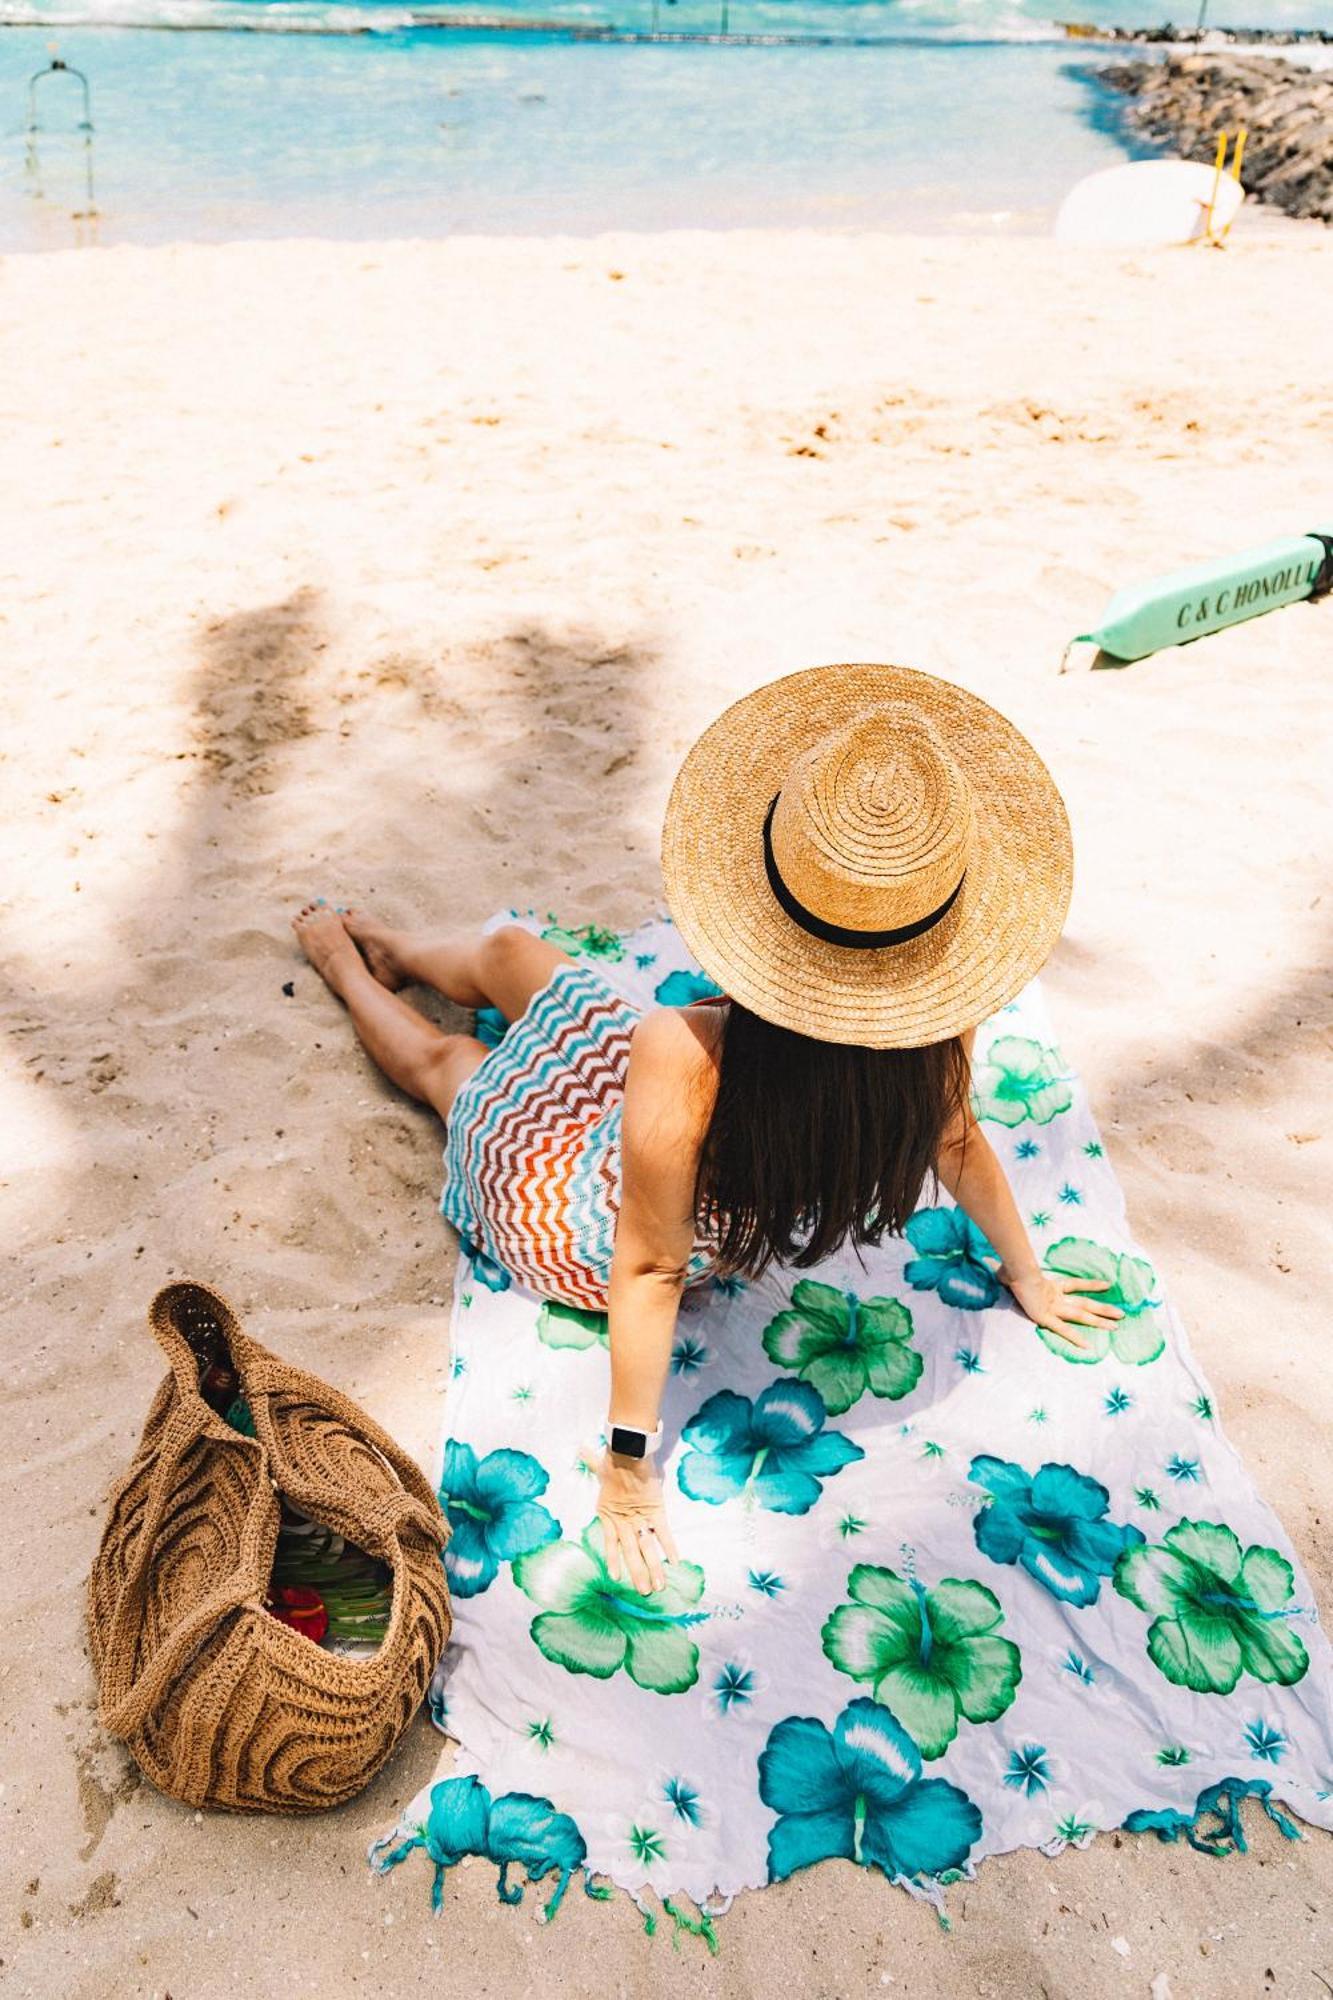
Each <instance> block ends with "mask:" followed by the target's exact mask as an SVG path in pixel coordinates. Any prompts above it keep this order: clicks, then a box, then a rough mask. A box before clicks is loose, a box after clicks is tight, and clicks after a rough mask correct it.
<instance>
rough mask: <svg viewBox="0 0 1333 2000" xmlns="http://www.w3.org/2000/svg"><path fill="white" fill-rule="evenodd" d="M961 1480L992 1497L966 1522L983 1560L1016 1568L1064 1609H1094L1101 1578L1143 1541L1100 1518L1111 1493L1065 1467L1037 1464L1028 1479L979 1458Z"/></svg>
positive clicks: (1016, 1468) (1003, 1462)
mask: <svg viewBox="0 0 1333 2000" xmlns="http://www.w3.org/2000/svg"><path fill="white" fill-rule="evenodd" d="M967 1476H968V1478H969V1479H970V1480H971V1481H972V1483H973V1485H975V1486H981V1487H984V1488H985V1490H986V1492H987V1493H989V1494H990V1496H991V1501H990V1505H989V1506H988V1507H983V1508H982V1510H981V1512H980V1513H979V1514H977V1515H975V1516H974V1517H973V1521H972V1533H973V1535H974V1537H975V1539H976V1544H977V1547H978V1548H979V1549H980V1550H981V1553H982V1555H983V1556H989V1557H990V1559H991V1561H992V1562H996V1563H1017V1564H1018V1565H1019V1566H1020V1567H1021V1568H1023V1569H1025V1570H1026V1571H1027V1573H1028V1575H1029V1576H1030V1577H1033V1578H1035V1580H1036V1581H1037V1582H1038V1583H1039V1584H1041V1585H1042V1587H1043V1588H1044V1589H1046V1590H1049V1591H1050V1593H1051V1596H1052V1597H1058V1598H1059V1599H1060V1601H1061V1603H1063V1604H1079V1605H1082V1604H1095V1603H1096V1602H1097V1598H1098V1596H1099V1595H1100V1593H1101V1587H1102V1578H1103V1577H1106V1576H1110V1574H1111V1572H1112V1570H1114V1568H1115V1566H1116V1563H1117V1561H1118V1560H1119V1558H1120V1556H1121V1555H1122V1554H1123V1553H1124V1551H1125V1550H1126V1549H1128V1548H1130V1547H1131V1546H1132V1545H1134V1544H1135V1543H1138V1542H1141V1541H1142V1540H1143V1535H1142V1533H1141V1531H1140V1530H1139V1529H1138V1528H1135V1527H1131V1526H1126V1527H1120V1526H1119V1525H1118V1524H1117V1523H1116V1522H1114V1521H1108V1520H1106V1519H1105V1518H1104V1516H1105V1514H1106V1510H1107V1508H1108V1507H1109V1506H1110V1504H1111V1496H1110V1494H1109V1493H1108V1492H1107V1490H1106V1488H1105V1487H1104V1486H1103V1485H1102V1484H1101V1482H1100V1481H1099V1480H1096V1479H1090V1478H1089V1477H1088V1476H1087V1474H1086V1473H1082V1472H1076V1471H1075V1470H1074V1468H1073V1466H1072V1465H1055V1464H1050V1465H1041V1466H1038V1468H1037V1470H1036V1471H1035V1472H1032V1473H1029V1472H1025V1471H1024V1469H1023V1467H1022V1466H1021V1465H1013V1464H1011V1463H1010V1462H1009V1461H1008V1460H1007V1459H1003V1458H991V1457H989V1456H987V1455H985V1454H983V1455H982V1456H981V1457H980V1458H974V1459H973V1461H972V1464H971V1466H970V1467H969V1468H968V1475H967Z"/></svg>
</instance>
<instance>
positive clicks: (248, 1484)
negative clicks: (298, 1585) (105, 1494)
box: [89, 1282, 450, 1813]
mask: <svg viewBox="0 0 1333 2000" xmlns="http://www.w3.org/2000/svg"><path fill="white" fill-rule="evenodd" d="M148 1323H149V1326H150V1328H151V1330H152V1332H153V1334H154V1336H155V1337H156V1339H157V1340H158V1341H159V1342H160V1343H161V1345H162V1346H163V1347H164V1348H165V1349H166V1352H167V1355H168V1358H169V1360H170V1362H171V1372H170V1374H169V1375H168V1376H167V1377H166V1379H165V1381H164V1382H163V1383H162V1385H161V1387H160V1388H159V1390H158V1392H157V1395H156V1397H155V1398H154V1400H153V1404H152V1408H151V1409H150V1411H149V1413H148V1421H147V1424H146V1425H145V1427H144V1433H143V1437H142V1438H141V1440H140V1443H139V1449H138V1451H137V1452H136V1454H135V1457H134V1460H133V1462H132V1464H131V1466H130V1468H129V1471H128V1472H127V1473H126V1474H125V1476H124V1478H123V1479H122V1480H121V1481H120V1482H119V1484H118V1485H117V1487H116V1489H115V1492H114V1495H113V1497H112V1503H111V1511H110V1515H109V1518H108V1520H107V1523H106V1527H105V1529H104V1530H103V1534H102V1541H101V1546H100V1548H99V1550H98V1554H97V1559H96V1561H95V1563H94V1565H93V1570H92V1575H91V1578H90V1580H89V1632H90V1638H91V1642H92V1658H93V1665H94V1668H95V1670H96V1673H97V1679H98V1685H99V1690H100V1697H101V1700H100V1709H99V1713H100V1717H101V1721H102V1723H103V1725H104V1727H105V1728H106V1729H107V1731H108V1732H109V1733H110V1734H111V1735H112V1736H115V1737H119V1738H120V1739H122V1740H123V1741H124V1742H125V1743H126V1744H127V1745H128V1747H129V1749H130V1751H131V1753H132V1755H133V1756H134V1758H135V1761H136V1762H137V1763H138V1764H139V1766H140V1768H141V1769H142V1770H143V1772H144V1773H145V1775H146V1776H147V1777H149V1778H150V1779H151V1780H152V1782H153V1783H154V1784H155V1785H156V1786H157V1787H158V1788H159V1789H160V1790H161V1791H164V1792H168V1793H170V1795H171V1796H172V1797H173V1798H177V1799H182V1800H184V1801H185V1803H186V1804H187V1805H193V1806H204V1805H209V1806H223V1807H229V1808H231V1809H232V1810H234V1811H241V1812H280V1813H308V1812H317V1811H319V1810H321V1809H322V1808H324V1807H326V1806H334V1805H338V1804H340V1803H341V1802H342V1801H343V1800H345V1799H349V1798H351V1797H352V1796H353V1795H354V1794H355V1793H356V1792H358V1791H360V1790H361V1788H362V1787H363V1786H364V1785H365V1784H366V1783H367V1782H368V1781H369V1779H370V1778H371V1777H372V1776H373V1775H374V1773H375V1772H376V1771H377V1770H378V1769H379V1767H380V1765H381V1764H383V1762H384V1761H385V1759H386V1758H387V1757H388V1756H389V1754H390V1752H391V1751H392V1750H393V1748H394V1746H395V1744H396V1743H397V1741H398V1738H399V1737H400V1736H401V1734H402V1732H403V1730H404V1729H405V1727H406V1726H407V1724H408V1722H409V1721H410V1720H411V1718H412V1716H413V1714H414V1713H415V1712H416V1709H417V1708H418V1706H419V1704H420V1702H421V1699H422V1696H423V1695H424V1693H425V1691H426V1687H427V1685H428V1683H429V1681H430V1677H431V1674H432V1672H433V1671H434V1668H435V1665H436V1662H437V1661H438V1660H439V1658H440V1655H441V1654H442V1652H443V1651H444V1647H445V1643H446V1641H447V1640H448V1637H449V1629H450V1616H449V1593H448V1589H447V1586H446V1582H445V1575H444V1565H443V1563H442V1562H441V1560H440V1552H441V1549H442V1548H443V1545H444V1543H445V1540H446V1539H447V1536H448V1532H449V1531H448V1526H447V1524H446V1522H445V1520H444V1517H443V1515H442V1514H441V1513H440V1510H439V1507H438V1505H437V1504H436V1501H435V1498H434V1495H433V1494H432V1493H431V1490H430V1486H429V1484H428V1482H427V1481H426V1479H425V1478H424V1477H423V1475H422V1473H421V1472H420V1471H419V1469H418V1468H417V1467H416V1466H415V1465H414V1464H413V1463H412V1461H411V1459H409V1458H408V1457H407V1456H406V1454H405V1453H403V1452H402V1451H400V1450H399V1448H398V1446H397V1445H395V1444H394V1442H393V1440H392V1438H390V1437H388V1436H386V1434H385V1433H384V1432H383V1431H382V1430H381V1429H380V1428H379V1426H378V1425H377V1424H375V1423H373V1422H372V1421H371V1419H370V1418H369V1417H368V1416H366V1414H365V1413H364V1411H362V1410H360V1409H358V1408H357V1406H356V1404H355V1403H353V1402H350V1401H349V1400H348V1398H347V1397H346V1396H343V1395H340V1394H339V1392H338V1391H337V1390H336V1389H332V1388H330V1387H329V1386H328V1384H327V1383H324V1382H321V1381H320V1380H319V1379H318V1377H316V1376H314V1375H307V1374H305V1373H304V1372H303V1371H302V1370H301V1369H299V1368H292V1367H290V1366H288V1364H287V1363H286V1362H285V1361H281V1360H280V1359H279V1358H278V1356H277V1355H276V1354H271V1353H270V1352H269V1351H268V1349H267V1348H264V1347H261V1346H260V1344H259V1342H258V1341H256V1340H252V1339H250V1337H249V1336H248V1335H247V1334H246V1333H245V1332H243V1331H242V1328H241V1326H240V1324H239V1322H238V1320H237V1318H236V1315H235V1313H234V1312H233V1311H232V1309H231V1307H230V1306H229V1305H228V1304H227V1302H226V1300H225V1299H223V1298H221V1297H220V1296H219V1294H218V1293H217V1292H214V1291H212V1290H210V1288H209V1287H208V1286H207V1285H200V1284H194V1283H190V1282H183V1283H179V1284H173V1285H168V1286H166V1287H165V1288H164V1289H163V1290H162V1291H160V1292H159V1293H158V1294H157V1297H156V1298H155V1299H154V1300H153V1302H152V1305H151V1306H150V1307H149V1312H148ZM218 1365H221V1366H222V1367H224V1368H226V1367H230V1370H231V1371H232V1372H234V1374H235V1376H236V1378H237V1381H238V1384H239V1389H240V1393H241V1394H242V1395H243V1396H244V1398H245V1400H246V1402H247V1404H248V1406H249V1410H250V1416H251V1420H252V1422H253V1425H254V1432H255V1434H254V1436H253V1437H247V1436H244V1435H243V1434H242V1433H241V1432H239V1431H237V1430H235V1429H233V1428H232V1426H231V1425H230V1424H228V1423H227V1422H226V1421H225V1420H224V1419H223V1418H222V1417H221V1416H219V1415H218V1414H217V1413H216V1412H215V1411H214V1410H213V1409H212V1408H211V1407H210V1405H209V1404H208V1402H206V1401H205V1399H204V1396H203V1395H202V1394H201V1392H200V1384H201V1380H202V1378H203V1376H204V1375H205V1374H206V1373H207V1371H208V1370H209V1369H210V1367H215V1366H218ZM280 1494H281V1495H283V1496H284V1497H285V1498H286V1499H287V1500H289V1501H290V1502H291V1504H292V1506H293V1507H296V1508H299V1509H300V1510H301V1511H302V1513H304V1514H306V1515H308V1516H309V1517H310V1518H311V1519H312V1520H314V1521H317V1522H320V1523H322V1524H323V1525H324V1526H325V1527H327V1528H331V1529H333V1530H335V1531H336V1532H337V1533H338V1534H341V1535H343V1536H345V1537H346V1539H347V1540H348V1541H349V1542H352V1543H354V1544H355V1545H356V1546H357V1547H358V1548H359V1549H361V1550H363V1551H364V1552H365V1553H366V1554H367V1555H370V1556H373V1557H376V1558H378V1559H379V1560H380V1561H382V1562H383V1563H385V1564H386V1565H387V1566H388V1568H389V1570H390V1572H391V1575H392V1608H391V1611H390V1615H389V1623H388V1629H387V1631H386V1632H385V1635H384V1638H383V1640H382V1642H381V1644H380V1645H379V1647H378V1649H377V1650H376V1652H375V1653H374V1654H373V1655H372V1656H370V1657H368V1658H351V1657H345V1656H340V1655H338V1654H335V1653H330V1652H327V1651H325V1649H324V1648H323V1647H321V1646H319V1645H316V1644H315V1643H314V1642H313V1641H312V1640H311V1639H310V1638H308V1637H306V1636H305V1635H304V1634H303V1633H301V1632H297V1631H294V1630H292V1629H291V1627H290V1626H288V1625H285V1624H283V1623H281V1622H280V1621H279V1620H278V1619H277V1618H274V1617H272V1616H271V1615H270V1614H269V1612H268V1611H267V1610H266V1609H265V1596H266V1592H267V1589H268V1585H269V1579H270V1575H271V1571H272V1566H273V1556H274V1549H275V1546H276V1543H277V1535H278V1524H279V1511H280V1510H279V1495H280Z"/></svg>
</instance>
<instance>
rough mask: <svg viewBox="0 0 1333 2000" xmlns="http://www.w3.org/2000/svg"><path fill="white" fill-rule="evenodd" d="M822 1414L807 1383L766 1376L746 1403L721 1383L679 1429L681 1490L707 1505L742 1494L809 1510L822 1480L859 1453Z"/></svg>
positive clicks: (771, 1505)
mask: <svg viewBox="0 0 1333 2000" xmlns="http://www.w3.org/2000/svg"><path fill="white" fill-rule="evenodd" d="M827 1415H828V1412H827V1410H826V1409H825V1407H824V1404H823V1402H822V1400H821V1398H820V1396H819V1394H818V1392H817V1391H816V1390H814V1389H812V1388H811V1387H810V1385H809V1383H807V1382H795V1381H792V1380H791V1379H790V1378H784V1379H782V1380H781V1381H777V1382H770V1383H769V1385H768V1387H767V1388H766V1389H762V1390H761V1391H760V1393H759V1394H758V1395H757V1396H756V1397H755V1399H754V1401H753V1402H751V1400H750V1398H749V1397H748V1396H739V1395H737V1393H736V1391H735V1390H734V1389H720V1390H719V1391H718V1393H717V1395H715V1396H710V1397H709V1398H708V1401H707V1402H706V1403H705V1404H704V1405H703V1407H702V1408H701V1409H699V1410H697V1411H696V1412H695V1414H694V1416H692V1417H691V1418H690V1421H689V1422H688V1423H687V1424H686V1426H685V1428H684V1430H683V1431H682V1432H681V1442H682V1444H684V1445H685V1447H686V1450H685V1452H684V1454H683V1455H682V1457H681V1460H680V1463H679V1466H678V1467H677V1471H676V1478H677V1481H678V1483H679V1486H680V1490H681V1492H682V1493H685V1494H688V1496H689V1498H690V1499H691V1500H705V1501H707V1503H708V1504H709V1506H710V1507H720V1506H722V1505H723V1503H724V1502H725V1501H727V1500H736V1499H744V1500H749V1501H753V1502H754V1503H755V1504H757V1505H758V1506H760V1507H765V1508H767V1509H768V1511H769V1512H770V1513H773V1514H808V1513H809V1512H810V1509H811V1508H812V1507H813V1506H814V1504H815V1502H816V1501H817V1500H818V1499H819V1497H820V1494H821V1493H822V1492H823V1490H824V1488H823V1484H822V1482H823V1481H824V1480H825V1479H830V1478H832V1476H833V1475H834V1473H837V1472H841V1471H842V1469H843V1467H844V1466H845V1465H851V1464H852V1462H853V1461H854V1460H855V1459H858V1458H864V1457H865V1453H864V1451H863V1450H862V1449H861V1447H860V1445H859V1444H853V1442H852V1440H851V1439H850V1438H849V1437H844V1436H843V1434H842V1432H841V1431H831V1430H825V1428H824V1424H825V1419H826V1417H827Z"/></svg>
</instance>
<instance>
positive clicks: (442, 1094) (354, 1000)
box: [292, 903, 486, 1118]
mask: <svg viewBox="0 0 1333 2000" xmlns="http://www.w3.org/2000/svg"><path fill="white" fill-rule="evenodd" d="M292 929H293V930H294V931H295V932H296V936H297V939H298V941H299V943H300V946H301V949H302V951H303V952H304V953H305V955H306V957H307V958H308V959H309V960H310V963H311V964H312V965H313V966H314V968H315V970H316V972H317V973H318V974H319V976H320V978H321V979H322V980H323V981H324V983H325V985H326V986H327V987H328V988H329V989H330V991H332V992H334V993H336V994H337V996H338V998H339V999H340V1000H341V1001H342V1002H343V1004H344V1006H345V1007H346V1008H347V1011H348V1013H349V1014H350V1015H351V1017H352V1026H353V1027H354V1028H355V1030H356V1034H357V1039H358V1040H359V1042H360V1043H361V1046H362V1048H363V1049H364V1050H365V1052H366V1054H367V1055H368V1056H369V1057H370V1059H371V1061H372V1062H373V1063H374V1064H375V1065H376V1066H377V1067H378V1068H379V1069H382V1070H383V1072H384V1074H385V1075H386V1076H387V1077H388V1079H389V1081H390V1083H394V1084H397V1086H398V1088H399V1090H405V1091H406V1092H407V1094H408V1096H409V1097H415V1098H416V1099H417V1100H418V1101H419V1102H420V1103H422V1104H429V1105H431V1106H432V1107H433V1108H434V1109H435V1110H436V1111H438V1113H439V1114H440V1116H441V1118H447V1117H448V1116H449V1108H450V1106H451V1105H452V1103H453V1101H454V1096H455V1094H456V1092H457V1090H458V1087H459V1085H460V1084H461V1083H463V1082H464V1081H465V1080H466V1079H467V1078H468V1077H469V1076H471V1074H472V1072H473V1070H474V1069H475V1068H476V1067H477V1064H478V1063H479V1062H480V1061H481V1059H482V1057H483V1056H484V1055H485V1054H486V1045H485V1043H484V1042H479V1041H478V1040H477V1039H476V1037H475V1036H473V1035H447V1034H445V1032H444V1030H443V1029H442V1028H437V1027H436V1026H435V1023H434V1022H433V1021H428V1020H426V1018H425V1017H424V1015H421V1014H418V1012H417V1010H416V1008H415V1007H409V1006H408V1004H407V1002H406V1000H402V999H400V998H399V996H398V994H397V993H394V992H391V991H390V990H389V988H388V987H387V986H385V985H383V984H382V983H381V981H380V980H379V979H377V978H376V977H375V976H374V974H373V973H372V972H371V970H370V968H369V966H368V965H367V964H366V961H365V959H364V958H363V957H362V955H361V953H360V952H359V951H358V949H357V947H356V945H355V944H354V943H353V941H352V939H351V937H350V936H349V935H348V932H347V930H346V927H345V926H344V923H343V920H342V917H341V916H340V915H339V914H338V912H337V911H335V910H330V909H327V908H325V907H324V906H323V905H321V904H314V903H308V904H307V905H306V907H305V909H303V910H302V911H301V912H300V913H299V914H298V915H297V916H295V917H293V918H292Z"/></svg>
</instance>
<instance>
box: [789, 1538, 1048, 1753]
mask: <svg viewBox="0 0 1333 2000" xmlns="http://www.w3.org/2000/svg"><path fill="white" fill-rule="evenodd" d="M847 1590H848V1594H849V1595H850V1597H851V1599H852V1602H851V1603H850V1604H840V1605H839V1606H838V1608H837V1610H836V1611H834V1612H833V1614H832V1616H831V1617H830V1618H829V1619H828V1621H827V1623H826V1624H825V1626H824V1630H823V1634H822V1637H823V1642H824V1651H825V1653H826V1655H827V1656H828V1658H829V1659H830V1660H831V1661H832V1662H833V1664H834V1666H835V1667H836V1668H837V1669H838V1671H839V1673H843V1674H850V1675H851V1677H852V1679H853V1680H856V1681H868V1682H869V1683H870V1691H871V1693H872V1694H873V1695H874V1697H875V1700H876V1701H878V1702H882V1703H883V1705H884V1707H885V1708H888V1709H892V1711H893V1713H894V1714H895V1715H896V1716H897V1718H898V1720H899V1722H901V1723H902V1725H903V1728H904V1729H905V1730H906V1731H907V1733H908V1735H909V1736H910V1737H911V1738H912V1740H913V1741H914V1743H915V1744H916V1746H917V1748H918V1750H919V1751H920V1752H921V1755H922V1756H923V1757H926V1758H931V1757H942V1756H943V1755H944V1752H945V1751H946V1750H947V1749H948V1747H949V1745H950V1744H951V1743H952V1742H953V1739H954V1737H955V1736H956V1735H957V1734H958V1725H959V1722H960V1721H965V1722H994V1721H995V1719H996V1717H997V1716H1000V1715H1003V1714H1004V1711H1005V1710H1006V1709H1007V1708H1008V1707H1009V1705H1010V1703H1011V1702H1012V1701H1013V1698H1014V1693H1015V1690H1016V1689H1017V1687H1018V1683H1019V1681H1020V1680H1021V1679H1022V1675H1023V1669H1022V1666H1021V1664H1020V1660H1019V1652H1018V1648H1017V1646H1016V1645H1015V1644H1014V1642H1013V1640H1012V1639H1005V1638H1002V1637H1001V1636H1000V1630H999V1628H1000V1626H1001V1625H1002V1624H1003V1623H1004V1613H1003V1612H1002V1611H1001V1609H1000V1602H999V1599H998V1598H997V1597H995V1596H994V1595H993V1594H992V1593H991V1592H990V1591H989V1590H987V1588H986V1586H985V1584H984V1583H974V1582H970V1581H966V1580H963V1579H960V1578H958V1577H953V1576H946V1577H945V1578H943V1580H942V1581H941V1582H940V1583H938V1584H936V1585H935V1587H934V1589H933V1590H927V1589H925V1587H924V1586H923V1585H922V1584H920V1583H918V1582H917V1581H916V1580H915V1578H912V1577H901V1576H899V1575H898V1574H897V1573H896V1572H895V1571H894V1570H891V1569H879V1568H875V1567H874V1566H872V1565H871V1564H869V1563H858V1564H857V1565H856V1568H855V1569H854V1570H853V1571H852V1573H851V1575H850V1576H849V1577H848V1579H847Z"/></svg>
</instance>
